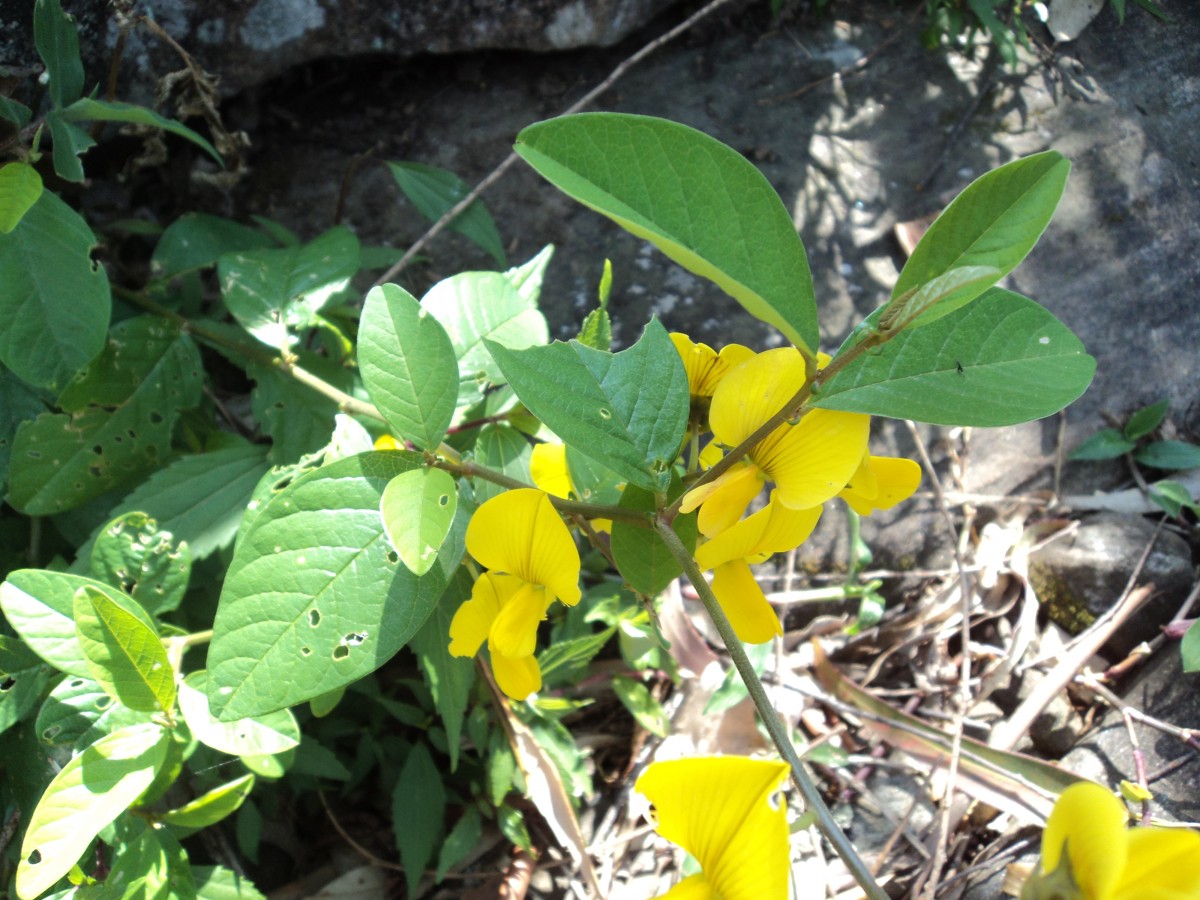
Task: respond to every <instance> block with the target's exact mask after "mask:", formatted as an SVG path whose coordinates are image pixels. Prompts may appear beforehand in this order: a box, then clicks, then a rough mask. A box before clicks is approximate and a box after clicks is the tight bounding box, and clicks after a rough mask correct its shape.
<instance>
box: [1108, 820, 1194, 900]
mask: <svg viewBox="0 0 1200 900" xmlns="http://www.w3.org/2000/svg"><path fill="white" fill-rule="evenodd" d="M1151 891H1155V892H1164V893H1162V894H1161V896H1163V897H1170V896H1174V897H1180V898H1184V897H1188V898H1193V900H1194V898H1197V897H1200V834H1197V833H1196V832H1194V831H1187V830H1184V829H1180V828H1133V829H1131V830H1130V831H1129V859H1128V861H1127V862H1126V863H1125V871H1123V872H1122V873H1121V880H1120V883H1119V884H1118V886H1117V890H1116V893H1115V894H1114V900H1135V898H1136V900H1141V898H1144V897H1150V896H1151Z"/></svg>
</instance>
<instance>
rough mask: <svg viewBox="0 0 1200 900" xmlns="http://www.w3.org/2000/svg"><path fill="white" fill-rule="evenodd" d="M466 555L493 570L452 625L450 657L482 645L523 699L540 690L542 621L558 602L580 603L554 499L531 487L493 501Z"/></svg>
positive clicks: (510, 689) (470, 534)
mask: <svg viewBox="0 0 1200 900" xmlns="http://www.w3.org/2000/svg"><path fill="white" fill-rule="evenodd" d="M466 543H467V552H468V553H470V554H471V556H473V557H475V559H476V560H477V561H478V562H479V563H480V564H481V565H483V566H485V567H486V568H488V569H489V570H491V571H489V572H486V573H484V575H482V576H481V577H480V578H479V579H478V580H477V581H476V582H475V586H474V588H473V589H472V591H471V599H470V600H468V601H466V602H465V603H464V604H463V605H462V606H460V607H459V608H458V611H457V612H456V613H455V614H454V619H453V620H452V621H451V623H450V653H451V654H452V655H453V656H474V655H475V654H476V653H478V652H479V648H480V647H481V646H482V645H483V642H484V640H486V641H487V643H488V650H489V651H490V652H491V654H492V668H493V670H494V671H495V673H496V682H497V683H498V684H499V685H500V688H501V689H502V690H503V691H504V692H505V693H506V694H508V695H509V696H510V697H512V698H513V699H516V700H523V699H525V697H527V696H529V694H531V693H533V692H534V691H536V690H538V689H539V688H540V687H541V673H540V671H539V670H538V665H537V660H536V659H534V658H533V653H534V651H535V650H536V649H537V628H538V623H539V622H541V620H542V619H543V618H545V615H546V610H547V609H549V608H550V604H552V603H553V602H554V601H555V600H556V599H557V600H561V601H562V602H563V603H566V604H567V605H568V606H573V605H575V604H576V603H578V602H579V598H580V595H581V594H580V590H579V551H578V550H577V549H576V548H575V542H574V541H573V540H572V539H571V533H570V532H569V531H568V530H567V526H566V525H565V524H564V523H563V520H562V519H561V518H559V515H558V513H557V512H556V511H555V509H554V507H553V506H552V505H551V503H550V500H549V498H548V497H547V496H546V495H545V494H544V493H542V492H541V491H537V490H533V489H532V488H525V489H521V490H515V491H506V492H505V493H503V494H500V495H499V496H497V497H493V498H492V499H491V500H488V501H487V502H486V503H484V504H483V505H482V506H480V507H479V509H478V510H476V511H475V515H473V516H472V517H471V523H470V524H469V525H468V526H467V538H466Z"/></svg>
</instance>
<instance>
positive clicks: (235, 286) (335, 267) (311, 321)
mask: <svg viewBox="0 0 1200 900" xmlns="http://www.w3.org/2000/svg"><path fill="white" fill-rule="evenodd" d="M361 257H362V250H361V248H360V247H359V243H358V238H356V237H355V236H354V235H353V233H351V231H350V230H349V229H347V228H344V227H341V226H339V227H337V228H333V229H330V230H329V231H327V232H325V233H324V234H322V235H321V236H320V237H318V238H316V239H314V240H312V241H310V242H309V243H307V244H304V245H303V246H298V247H282V248H279V249H273V250H246V251H241V252H237V253H227V254H225V255H224V256H222V257H221V258H220V260H219V261H218V262H217V272H218V274H219V276H220V282H221V299H222V300H224V301H225V306H226V308H227V309H228V310H229V311H230V312H231V313H232V314H233V317H234V318H235V319H237V320H238V322H240V323H241V325H242V327H244V328H245V329H246V330H247V331H249V332H250V333H251V334H252V335H254V336H255V337H256V338H258V339H259V340H260V341H262V342H263V343H264V344H266V345H267V346H268V347H271V348H272V349H275V350H278V349H282V348H285V347H290V346H291V345H292V344H294V343H295V342H296V337H295V335H294V334H292V333H291V330H292V329H298V328H308V327H310V326H313V325H316V324H318V323H319V321H320V320H319V318H318V316H319V314H320V312H321V310H322V309H323V308H324V307H325V305H326V304H327V303H328V302H329V301H330V300H331V299H332V298H333V297H334V295H336V294H338V293H340V292H341V291H342V290H343V289H344V288H345V287H346V285H348V284H349V283H350V279H351V278H352V277H353V276H354V274H355V273H356V272H357V271H358V266H359V261H360V259H361Z"/></svg>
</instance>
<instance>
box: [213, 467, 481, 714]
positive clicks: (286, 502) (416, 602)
mask: <svg viewBox="0 0 1200 900" xmlns="http://www.w3.org/2000/svg"><path fill="white" fill-rule="evenodd" d="M422 465H423V460H422V458H421V457H420V456H419V455H417V454H415V453H408V452H404V451H387V452H371V453H362V454H359V455H358V456H352V457H349V458H347V459H342V460H339V461H337V462H335V463H330V464H329V465H326V466H322V467H321V468H319V469H316V470H314V471H311V472H308V473H307V474H305V475H302V476H301V477H300V478H298V479H296V480H295V481H293V482H292V483H291V484H290V485H288V486H287V487H286V488H284V489H283V490H282V491H279V492H278V493H276V494H274V495H273V496H272V497H271V500H270V501H269V502H268V503H267V505H266V506H265V507H264V508H263V509H262V510H260V511H259V512H258V513H257V517H256V518H255V520H254V522H253V524H252V525H251V526H250V527H249V529H248V530H247V531H246V532H245V534H244V535H243V536H242V537H241V538H240V539H239V541H238V544H237V548H236V550H235V552H234V557H233V562H232V563H231V564H230V567H229V572H228V574H227V575H226V577H225V584H224V588H223V590H222V592H221V601H220V605H219V606H218V608H217V615H216V621H215V623H214V625H213V639H212V644H211V645H210V647H209V652H208V667H209V681H208V697H209V703H210V705H211V706H212V709H213V711H214V713H215V714H216V715H217V716H218V717H219V718H220V719H221V720H222V721H227V720H229V719H241V718H245V717H247V716H256V715H261V714H263V713H267V712H271V711H273V710H277V709H282V708H284V707H287V706H291V705H293V704H296V703H303V702H305V701H306V700H309V699H311V698H313V697H317V696H319V695H321V694H324V693H327V692H328V691H331V690H334V689H335V688H337V687H340V686H342V685H345V684H349V683H350V682H352V681H357V680H358V679H359V678H361V677H362V676H364V675H366V674H367V673H369V672H373V671H374V670H375V669H377V668H379V666H381V665H383V664H384V663H385V662H387V661H388V660H389V659H391V657H392V656H393V655H395V653H396V652H397V651H398V650H399V649H400V648H401V647H403V646H404V644H405V643H407V642H408V640H409V639H410V638H411V637H412V636H413V634H415V633H416V631H417V629H418V628H420V627H421V625H422V623H423V622H424V621H425V619H426V618H427V617H428V615H429V613H430V611H431V610H432V609H433V607H434V605H435V604H436V603H437V600H438V598H439V597H440V596H441V595H442V591H443V590H444V589H445V587H446V582H447V580H448V579H449V578H450V576H451V575H452V574H453V573H454V571H455V570H456V569H457V568H458V566H459V563H460V561H461V560H462V555H463V551H464V533H465V530H466V520H467V518H469V515H470V510H469V509H467V508H466V506H465V504H462V503H460V504H459V512H458V516H457V517H456V519H455V523H454V527H453V528H452V529H451V531H450V537H449V538H448V539H447V540H446V542H445V543H444V544H443V545H442V549H441V552H440V553H439V554H438V559H437V563H436V564H435V565H434V566H433V567H432V568H431V569H430V570H429V571H428V572H427V573H426V574H424V575H421V576H417V575H414V574H413V573H412V572H410V571H409V570H408V568H406V567H405V566H403V565H401V564H400V557H399V555H398V554H397V553H396V552H395V551H394V550H392V549H391V547H390V545H389V544H388V540H387V536H386V535H385V534H384V532H383V524H382V523H381V522H380V517H379V503H380V499H381V498H382V496H383V491H384V488H386V487H387V484H388V482H390V481H391V480H392V479H393V478H395V477H396V476H397V475H399V474H400V473H401V472H406V471H409V470H412V469H417V468H420V467H421V466H422ZM280 672H287V673H288V677H287V678H280V677H279V673H280Z"/></svg>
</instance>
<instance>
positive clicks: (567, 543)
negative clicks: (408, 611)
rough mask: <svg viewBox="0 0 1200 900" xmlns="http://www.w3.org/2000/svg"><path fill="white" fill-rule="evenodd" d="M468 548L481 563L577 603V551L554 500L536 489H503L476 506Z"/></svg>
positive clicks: (468, 536) (468, 532)
mask: <svg viewBox="0 0 1200 900" xmlns="http://www.w3.org/2000/svg"><path fill="white" fill-rule="evenodd" d="M467 552H469V553H470V554H471V555H472V556H473V557H475V559H476V560H478V561H479V562H480V564H482V565H483V566H485V567H487V568H489V569H494V570H496V571H498V572H507V573H509V574H510V575H516V576H518V577H519V578H520V579H521V580H523V581H527V582H529V583H530V584H540V585H542V586H544V587H545V588H547V589H548V590H549V591H550V593H551V594H553V595H554V596H555V597H557V598H558V599H560V600H562V601H563V603H567V604H574V603H578V602H579V597H580V590H579V551H578V550H577V549H576V548H575V541H574V540H572V539H571V532H570V531H569V530H568V529H567V526H566V524H565V523H564V522H563V520H562V519H561V518H559V515H558V512H557V511H555V509H554V507H553V506H552V505H551V503H550V499H549V498H548V497H547V496H546V495H545V494H544V493H543V492H542V491H538V490H534V489H533V488H522V489H519V490H514V491H505V492H504V493H503V494H500V495H499V496H496V497H493V498H492V499H491V500H488V501H487V502H486V503H484V504H483V505H482V506H480V507H479V509H477V510H476V511H475V515H473V516H472V517H471V522H470V524H469V525H467Z"/></svg>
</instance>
